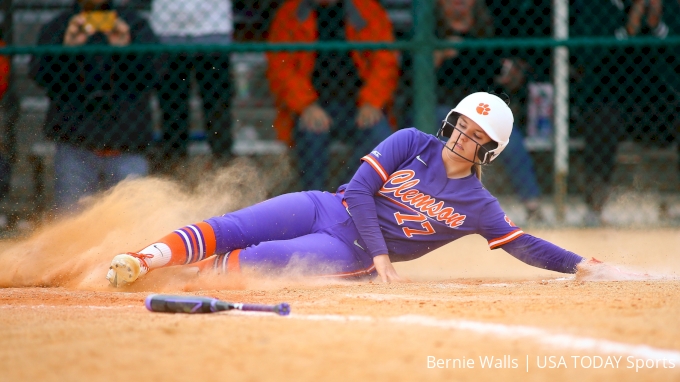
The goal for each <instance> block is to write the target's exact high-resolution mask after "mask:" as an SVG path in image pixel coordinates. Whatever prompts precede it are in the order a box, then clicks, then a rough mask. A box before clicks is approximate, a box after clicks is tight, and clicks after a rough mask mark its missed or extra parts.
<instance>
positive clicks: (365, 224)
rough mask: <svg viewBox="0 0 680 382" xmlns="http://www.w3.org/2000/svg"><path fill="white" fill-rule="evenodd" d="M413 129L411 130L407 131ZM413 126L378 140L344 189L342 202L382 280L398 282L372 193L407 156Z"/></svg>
mask: <svg viewBox="0 0 680 382" xmlns="http://www.w3.org/2000/svg"><path fill="white" fill-rule="evenodd" d="M411 130H413V131H411ZM415 134H417V133H416V132H415V130H414V129H405V130H400V131H397V132H396V133H394V134H392V135H391V136H390V137H388V138H387V139H385V140H384V141H383V142H381V143H380V144H379V145H378V147H376V148H375V150H373V151H372V152H371V153H370V154H368V155H366V156H364V158H363V159H362V162H363V163H362V164H361V166H359V169H358V170H357V172H356V173H355V174H354V176H353V177H352V180H351V181H350V182H349V184H348V185H347V189H346V190H345V201H346V202H347V206H348V210H349V213H350V215H351V216H352V220H353V221H354V225H355V226H356V227H357V230H358V231H359V234H360V235H361V238H362V239H363V240H364V242H365V243H366V247H367V248H366V250H367V252H368V253H369V254H370V255H371V256H372V257H373V263H374V264H375V266H376V270H377V272H378V274H379V275H380V278H381V279H382V281H385V282H389V281H401V278H400V277H399V276H398V275H397V272H396V270H394V267H393V266H392V263H391V262H390V259H389V256H388V250H387V244H386V243H385V238H384V237H383V235H382V232H381V230H380V225H379V223H378V212H377V209H376V205H375V199H374V195H375V194H376V193H378V190H380V188H381V187H382V186H383V184H385V181H387V178H388V177H389V175H390V174H391V173H392V172H394V171H395V170H396V169H397V168H398V166H399V164H401V163H403V162H404V161H405V160H406V159H407V158H408V155H409V154H408V153H409V151H410V147H411V145H412V142H413V139H414V137H415Z"/></svg>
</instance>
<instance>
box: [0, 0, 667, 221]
mask: <svg viewBox="0 0 680 382" xmlns="http://www.w3.org/2000/svg"><path fill="white" fill-rule="evenodd" d="M382 3H383V5H385V7H386V8H388V11H389V5H390V4H392V5H394V4H397V5H395V7H397V8H399V10H400V11H399V12H398V13H394V12H393V13H392V15H394V14H398V15H399V17H401V19H400V20H398V23H399V26H398V27H397V21H396V20H393V22H394V25H395V34H396V35H397V37H398V39H397V40H396V41H394V42H392V43H383V42H375V43H350V42H319V43H287V44H270V43H266V42H264V41H263V39H262V38H254V39H253V40H259V41H256V42H248V41H236V42H234V43H231V44H207V45H205V44H203V45H186V44H184V45H167V44H166V45H160V44H132V45H129V46H126V47H115V48H114V47H110V46H105V45H98V46H80V47H64V46H61V45H51V46H46V45H41V46H37V45H35V44H34V43H23V44H12V43H11V42H13V41H20V40H21V39H17V38H16V31H17V30H24V29H22V28H20V27H18V25H20V24H21V23H22V22H25V20H21V19H20V18H17V16H16V15H17V11H21V12H23V14H24V15H30V11H31V10H45V9H48V8H49V9H51V10H53V11H54V12H56V11H58V10H60V9H64V5H65V3H61V2H60V3H58V4H57V3H54V4H51V5H49V6H48V5H46V4H43V3H31V2H17V1H5V2H3V4H2V10H3V15H5V16H6V15H13V16H12V17H5V18H4V30H5V38H6V39H9V41H8V42H10V44H9V46H7V47H5V48H2V49H0V54H1V55H8V56H13V57H15V59H14V63H15V73H14V74H13V78H12V83H11V87H10V93H9V95H8V97H7V99H6V100H5V102H4V103H5V105H7V106H12V105H13V106H14V107H15V108H16V107H17V104H18V103H20V101H21V98H22V89H20V87H21V86H19V84H25V83H27V82H30V80H29V81H26V78H23V79H22V78H17V77H18V76H22V75H23V76H26V77H28V75H27V73H26V71H24V72H21V68H20V67H21V65H22V64H24V65H25V63H26V60H27V58H28V57H30V56H39V55H47V54H52V55H58V54H67V55H78V54H81V55H86V56H87V55H97V54H118V55H132V54H137V55H141V54H150V55H153V56H159V55H162V54H168V53H171V54H172V53H212V52H219V53H224V54H231V55H238V54H247V53H257V54H263V53H266V52H281V51H286V52H295V51H317V52H324V51H325V52H343V51H352V50H359V51H365V50H390V51H398V52H399V53H400V75H401V76H402V78H401V79H400V83H399V88H398V89H397V90H396V95H395V104H396V105H397V108H399V109H401V110H400V111H402V113H401V114H400V115H398V116H397V117H398V118H397V123H399V124H400V126H399V127H404V126H406V125H407V124H408V125H413V126H415V127H417V128H419V129H421V130H423V131H426V132H429V133H434V132H435V131H436V128H437V126H438V121H437V120H436V115H437V113H436V110H435V109H436V105H437V103H438V100H437V78H436V73H437V72H436V68H435V62H434V59H433V57H434V53H435V52H436V51H440V50H446V49H455V50H457V51H471V52H474V51H484V52H490V53H491V54H495V55H496V56H499V57H500V56H503V55H513V54H517V52H520V55H521V53H522V52H523V53H526V52H530V53H529V54H530V55H532V56H533V57H534V58H536V60H535V62H533V67H532V70H533V73H534V76H535V78H536V82H541V83H547V84H550V85H551V89H552V91H553V93H552V97H551V98H549V99H550V102H551V106H552V112H551V113H550V114H549V118H550V121H549V122H550V128H551V131H550V132H548V133H547V134H537V131H534V132H533V134H528V135H531V136H528V137H526V140H525V142H526V143H527V146H528V148H529V149H530V150H532V149H537V150H536V151H543V152H544V153H547V154H548V156H546V155H543V156H542V157H541V158H538V159H537V158H534V159H535V160H536V159H537V160H538V161H539V162H540V161H542V163H543V165H540V166H539V164H537V165H536V169H537V176H538V178H539V179H540V181H541V185H542V187H543V188H544V189H545V190H549V191H550V192H552V194H553V197H554V204H555V206H556V215H557V220H558V221H561V220H562V219H564V215H565V208H566V207H565V206H566V197H567V195H568V193H570V192H573V191H574V188H573V187H572V186H570V184H569V182H570V181H573V178H571V177H570V176H569V172H570V168H569V167H570V164H572V163H573V158H571V159H570V153H571V155H573V153H575V152H577V153H579V152H580V150H582V149H583V147H584V146H586V145H589V144H593V143H591V142H589V141H587V140H584V138H583V135H582V134H579V133H580V132H581V131H579V128H577V127H576V126H575V125H578V122H575V121H576V120H578V119H579V118H580V117H583V115H586V114H588V113H589V112H590V113H593V112H594V113H595V114H597V113H599V112H602V113H603V114H604V113H608V112H609V110H610V108H612V107H613V108H615V107H616V102H619V101H621V99H620V98H621V97H622V95H623V96H625V94H629V95H630V96H631V97H636V95H638V94H640V95H642V101H639V103H640V104H644V103H650V104H653V103H654V102H658V100H659V99H660V98H663V97H665V101H664V102H666V103H667V104H666V105H665V106H664V110H663V113H662V114H664V115H667V117H666V119H665V120H659V119H656V120H654V121H652V122H641V123H643V124H645V126H646V127H645V128H646V130H645V132H647V133H649V132H650V128H649V125H654V126H653V127H651V129H652V130H654V129H656V130H654V131H657V130H663V131H664V134H665V138H663V137H662V138H659V139H656V140H658V141H663V142H660V144H662V145H667V144H671V145H675V146H677V144H676V143H673V142H672V141H673V138H675V135H676V130H677V128H678V127H677V125H678V123H677V121H676V120H675V119H674V118H673V116H674V115H675V114H676V113H677V111H679V110H680V109H678V103H677V102H676V101H677V97H676V96H675V95H673V94H675V93H674V92H675V89H676V88H677V86H676V85H675V84H674V83H673V82H672V81H671V82H668V84H667V86H666V88H665V89H666V90H664V91H663V92H665V93H664V94H662V95H660V94H656V93H658V92H659V90H658V89H656V88H654V87H650V86H649V84H650V83H653V84H657V83H658V82H659V81H661V82H663V81H662V80H659V79H655V80H653V81H646V82H645V81H642V82H641V83H639V87H637V88H636V87H635V82H632V84H633V86H632V87H631V86H630V84H625V85H621V87H622V89H617V90H616V91H612V92H611V93H606V90H602V89H600V90H602V92H603V93H599V94H598V93H596V92H591V94H583V92H582V89H583V88H584V87H588V86H591V87H594V88H604V87H606V85H605V86H602V85H601V84H597V83H594V82H593V83H587V82H588V81H592V80H593V79H592V78H588V74H591V75H592V74H593V73H595V72H597V73H596V74H595V75H594V76H595V77H597V75H598V74H599V77H597V78H598V80H601V79H602V77H603V76H604V77H606V75H602V74H601V73H603V72H604V73H606V72H612V71H613V69H614V68H616V67H617V66H620V65H629V64H631V63H632V64H633V65H635V64H636V63H637V64H639V65H640V66H644V65H645V62H641V61H640V60H632V61H631V62H627V61H625V59H624V60H623V61H622V60H621V59H620V57H623V56H624V55H625V54H633V55H636V54H637V55H644V54H645V52H649V51H650V50H651V51H655V50H658V49H663V50H664V52H663V53H662V54H660V55H659V57H657V60H656V61H654V62H653V64H654V65H657V64H658V65H660V66H658V67H652V68H643V69H641V71H640V73H628V76H631V77H632V76H636V75H640V74H642V75H643V76H644V75H648V76H650V77H652V76H655V75H656V74H658V73H654V72H653V70H655V69H658V68H662V69H663V70H665V72H664V73H662V74H663V76H665V77H666V78H668V77H673V76H674V77H678V68H679V66H678V61H677V59H675V58H674V57H675V55H674V54H673V52H674V51H676V50H677V49H678V45H680V36H678V33H680V29H678V26H677V25H675V24H674V23H677V21H676V20H674V19H673V20H671V19H672V17H668V16H667V17H666V19H665V20H666V22H667V23H668V24H669V26H670V33H668V35H667V36H664V37H663V38H659V37H655V36H646V37H645V36H635V37H628V38H625V39H622V38H620V36H619V37H618V38H617V37H615V36H614V35H609V36H602V35H601V34H600V35H598V34H596V33H595V32H593V33H590V31H589V30H588V28H584V27H583V26H581V27H580V29H581V30H579V31H577V32H576V33H574V31H573V28H574V26H575V25H576V24H577V22H575V21H574V20H575V19H577V21H578V18H579V17H581V18H584V17H585V16H584V15H583V14H576V15H575V14H574V13H575V12H574V10H575V9H577V8H578V5H579V4H578V3H579V2H577V1H571V2H569V1H566V0H554V1H553V2H552V3H551V4H540V5H536V4H534V6H535V7H536V8H537V11H536V12H533V13H532V12H530V14H531V15H533V17H529V18H526V19H525V21H524V22H526V23H536V24H537V25H538V24H540V25H541V28H539V27H536V29H537V30H539V32H537V33H533V34H526V33H517V34H516V35H515V36H516V37H513V35H512V33H509V35H506V36H500V37H493V38H478V39H464V40H462V41H445V40H442V39H440V38H438V37H437V33H436V24H437V23H436V17H435V14H436V10H435V6H436V4H435V2H432V1H426V0H413V1H412V2H410V4H409V2H403V1H399V2H389V1H383V2H382ZM524 3H526V2H522V4H524ZM529 3H531V2H529ZM36 4H37V5H36ZM40 4H42V5H40ZM131 4H132V5H135V4H136V6H135V8H137V9H139V10H140V11H141V12H142V13H143V14H145V15H147V16H148V14H147V12H148V2H143V3H135V2H132V3H131ZM486 5H487V6H488V7H489V8H490V9H492V13H493V14H494V16H498V15H501V16H502V17H499V18H503V17H504V18H503V20H506V19H508V18H512V17H513V11H517V9H515V8H513V6H512V5H511V4H509V3H505V2H495V1H487V2H486ZM666 5H668V6H669V9H671V10H673V9H675V8H677V4H676V3H675V2H666ZM494 7H495V8H494ZM674 7H675V8H674ZM409 9H410V13H411V18H410V20H406V19H404V18H403V15H404V10H409ZM272 13H273V12H272ZM670 14H671V15H672V13H670ZM591 16H594V21H592V22H593V23H597V20H598V18H607V17H610V16H611V15H607V14H594V15H591ZM269 17H270V18H271V15H270V16H269ZM518 17H519V16H518ZM38 19H39V21H40V22H41V23H42V22H45V21H47V20H46V18H45V17H38V18H37V19H35V20H38ZM539 19H540V22H538V21H536V20H539ZM35 20H34V21H35ZM263 24H264V25H267V26H268V25H270V24H269V22H267V23H263ZM501 24H503V22H501ZM515 27H516V26H515ZM508 28H512V27H511V26H508ZM496 29H499V28H498V27H497V28H496ZM500 29H503V25H501V26H500ZM570 30H571V31H570ZM531 36H538V37H531ZM607 50H609V51H616V52H619V53H612V54H613V55H614V56H615V57H614V58H613V59H612V58H611V57H602V56H603V55H604V54H602V52H603V51H607ZM631 52H632V53H631ZM617 54H619V56H616V55H617ZM617 57H618V58H619V60H618V61H617ZM589 59H590V60H591V61H598V60H599V61H598V62H607V63H608V64H607V65H609V66H606V67H604V66H601V67H599V68H596V69H595V70H593V68H592V67H588V64H586V65H584V66H585V68H583V67H580V66H579V65H580V64H582V61H584V60H585V61H588V60H589ZM476 65H477V66H475V68H476V69H478V68H480V67H482V66H484V65H485V64H484V63H477V64H476ZM619 69H625V68H619ZM494 70H496V69H494ZM231 71H232V72H235V71H236V68H234V66H233V65H232V68H231ZM579 71H582V72H579ZM584 73H585V74H584ZM467 75H469V76H474V72H473V73H472V74H470V73H469V72H468V74H467ZM623 75H624V76H626V73H625V71H624V73H623ZM236 76H238V74H236ZM591 77H592V76H591ZM574 78H576V79H577V80H580V81H582V82H581V83H580V84H579V85H578V86H575V85H574V81H575V80H574ZM584 78H585V79H584ZM612 81H614V76H613V74H612ZM583 82H586V83H583ZM603 82H606V81H603ZM260 85H262V83H261V84H260ZM24 86H30V85H24ZM625 86H628V87H627V88H626V87H625ZM477 88H478V90H487V89H490V87H489V86H486V87H485V86H484V84H479V86H478V87H477ZM668 88H670V89H671V90H668ZM260 90H262V89H260ZM600 90H598V91H600ZM666 93H672V94H671V95H668V94H666ZM603 94H604V95H603ZM598 97H605V98H608V101H607V104H605V105H602V106H601V108H600V109H597V110H596V111H593V110H589V109H588V105H589V104H592V103H593V102H598V101H597V100H598ZM616 97H619V98H616ZM593 100H595V101H593ZM244 102H246V103H247V101H244ZM626 102H627V101H626ZM629 103H630V102H629ZM629 103H626V105H627V106H625V107H624V106H622V107H621V109H622V110H623V109H625V108H626V107H628V108H629V109H630V108H635V107H636V105H632V106H631V105H630V104H629ZM267 106H268V107H271V105H267ZM451 106H452V105H451ZM598 107H600V105H598ZM641 107H642V106H641ZM642 109H644V107H642ZM5 110H11V108H6V109H5ZM404 110H409V112H404ZM584 110H587V111H584ZM645 111H646V112H647V114H648V115H649V116H650V119H653V118H652V116H651V115H652V114H653V113H654V111H653V109H651V110H650V109H649V108H648V109H645V110H639V111H637V113H636V114H635V117H634V118H636V119H637V120H639V119H640V118H641V117H640V115H642V116H643V118H644V115H645ZM7 114H8V115H9V117H8V116H7V115H6V116H5V120H6V121H7V125H9V127H10V129H8V131H10V133H9V134H8V136H9V137H10V138H9V140H8V142H9V146H10V151H11V150H14V149H15V148H16V147H15V145H19V146H20V144H17V143H15V142H13V140H12V139H13V138H12V137H13V136H15V135H16V133H12V132H11V130H12V129H11V127H12V125H13V124H14V123H16V121H15V120H13V119H12V118H16V115H15V116H14V117H11V115H12V113H7ZM15 114H16V113H15ZM622 118H623V119H625V118H626V116H622ZM590 121H591V122H592V123H595V125H594V126H596V128H599V127H597V122H598V121H599V120H598V119H597V118H596V119H595V120H594V122H593V120H590ZM409 122H410V123H409ZM652 133H653V132H652ZM606 134H609V133H607V132H603V134H602V135H606ZM617 134H618V133H617ZM650 134H651V133H650ZM624 135H625V133H624ZM633 135H634V134H632V133H631V134H629V136H627V137H625V138H624V139H623V140H626V139H627V138H630V137H632V136H633ZM662 135H663V134H662ZM669 137H670V138H669ZM656 140H655V142H652V143H659V142H656ZM669 142H670V143H669ZM647 143H648V142H647ZM252 144H255V143H252ZM594 144H599V142H595V143H594ZM266 147H267V146H265V148H264V150H265V151H266V150H267V149H266ZM277 147H280V146H277ZM606 147H609V148H611V147H612V146H611V145H608V146H606ZM46 152H47V154H44V153H43V154H39V155H38V156H40V155H49V150H47V151H46ZM243 152H244V153H248V151H247V150H245V151H243ZM578 155H580V154H578ZM612 155H615V154H612ZM17 158H28V156H24V157H21V156H18V157H17ZM546 160H549V162H548V163H547V164H546ZM584 165H585V166H586V167H588V166H593V165H596V164H593V163H585V164H584ZM673 166H674V167H675V166H677V165H673ZM546 169H547V171H546ZM578 171H580V170H578ZM603 171H612V170H611V169H610V168H607V169H605V170H603ZM547 174H548V177H549V178H550V179H546V178H547V176H546V175H547ZM46 176H48V177H49V174H47V175H46ZM585 182H586V183H588V182H589V180H588V178H586V180H585ZM546 184H549V186H548V187H545V185H546ZM586 187H588V185H587V184H586ZM290 189H291V187H290V185H279V186H278V187H277V186H276V185H274V186H273V187H272V189H271V193H272V194H277V193H281V192H285V191H288V190H290ZM293 189H294V187H293ZM576 191H577V192H578V190H576ZM676 191H677V190H674V192H676Z"/></svg>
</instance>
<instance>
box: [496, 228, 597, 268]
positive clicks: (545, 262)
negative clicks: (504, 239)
mask: <svg viewBox="0 0 680 382" xmlns="http://www.w3.org/2000/svg"><path fill="white" fill-rule="evenodd" d="M500 248H503V250H504V251H505V252H507V253H509V254H511V255H512V256H514V257H515V258H517V259H518V260H520V261H522V262H524V263H527V264H529V265H533V266H534V267H538V268H542V269H548V270H551V271H555V272H561V273H576V271H577V265H578V264H579V263H581V262H582V261H583V260H584V258H583V257H581V256H579V255H577V254H575V253H573V252H571V251H567V250H566V249H564V248H561V247H559V246H557V245H555V244H552V243H550V242H549V241H546V240H543V239H540V238H538V237H535V236H532V235H529V234H527V233H525V234H523V235H521V236H520V237H518V238H517V239H515V240H512V241H510V242H509V243H507V244H504V245H502V246H501V247H500Z"/></svg>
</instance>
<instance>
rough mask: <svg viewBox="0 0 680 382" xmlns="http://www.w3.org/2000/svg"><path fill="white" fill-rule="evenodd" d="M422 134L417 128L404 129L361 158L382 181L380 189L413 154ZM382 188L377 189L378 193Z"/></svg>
mask: <svg viewBox="0 0 680 382" xmlns="http://www.w3.org/2000/svg"><path fill="white" fill-rule="evenodd" d="M418 134H420V132H419V131H418V130H416V129H415V128H408V129H402V130H399V131H397V132H396V133H394V134H392V135H390V136H389V137H387V139H385V140H384V141H382V142H380V144H378V146H376V148H375V149H374V150H373V151H371V152H370V153H369V154H366V155H365V156H364V157H363V158H361V161H362V162H365V163H368V164H369V165H370V166H371V167H372V168H373V170H375V172H376V173H377V174H378V176H379V177H380V179H381V180H382V184H380V187H382V185H383V184H384V183H385V182H387V178H389V177H390V174H392V173H393V172H395V171H396V170H397V169H398V168H399V165H401V164H402V163H403V162H404V161H406V159H408V157H409V156H410V154H411V148H412V147H414V145H415V143H416V140H417V139H418V136H417V135H418ZM380 187H378V188H376V190H375V191H378V189H380Z"/></svg>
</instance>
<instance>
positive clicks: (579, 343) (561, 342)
mask: <svg viewBox="0 0 680 382" xmlns="http://www.w3.org/2000/svg"><path fill="white" fill-rule="evenodd" d="M141 307H142V306H138V305H117V306H98V305H0V309H7V308H13V309H26V308H28V309H45V308H47V309H52V308H58V309H67V308H76V309H102V310H109V309H120V308H141ZM223 313H228V314H236V315H257V316H271V314H270V313H259V312H241V311H230V312H223ZM274 317H278V316H274ZM287 318H288V319H297V320H308V321H333V322H366V323H380V322H387V323H394V324H406V325H419V326H427V327H434V328H440V329H450V330H462V331H468V332H473V333H477V334H481V335H494V336H496V337H502V338H506V339H529V340H532V341H535V342H537V343H540V344H544V345H548V346H553V347H559V348H567V349H573V350H579V351H592V352H598V353H607V354H625V355H631V356H635V357H639V358H646V359H658V360H662V359H666V360H669V361H672V362H677V363H680V352H679V351H675V350H667V349H659V348H654V347H651V346H648V345H631V344H626V343H621V342H616V341H609V340H602V339H597V338H589V337H580V336H574V335H571V334H560V333H553V332H550V331H548V330H545V329H540V328H536V327H531V326H522V325H505V324H494V323H488V322H480V321H470V320H460V319H440V318H436V317H431V316H423V315H403V316H396V317H389V318H376V317H371V316H343V315H339V314H291V315H289V316H287Z"/></svg>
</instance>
